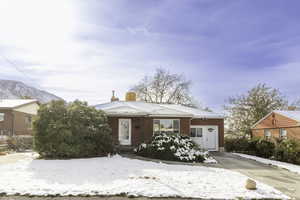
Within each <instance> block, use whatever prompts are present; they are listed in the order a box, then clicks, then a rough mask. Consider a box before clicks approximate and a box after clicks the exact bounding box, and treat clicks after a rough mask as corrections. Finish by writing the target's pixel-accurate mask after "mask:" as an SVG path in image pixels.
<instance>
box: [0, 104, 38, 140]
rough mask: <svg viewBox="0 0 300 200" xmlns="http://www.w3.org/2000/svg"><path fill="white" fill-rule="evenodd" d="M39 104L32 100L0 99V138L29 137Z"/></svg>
mask: <svg viewBox="0 0 300 200" xmlns="http://www.w3.org/2000/svg"><path fill="white" fill-rule="evenodd" d="M38 109H39V104H38V101H37V100H32V99H0V137H1V138H4V137H6V136H16V135H31V134H32V118H33V116H35V115H36V114H37V111H38Z"/></svg>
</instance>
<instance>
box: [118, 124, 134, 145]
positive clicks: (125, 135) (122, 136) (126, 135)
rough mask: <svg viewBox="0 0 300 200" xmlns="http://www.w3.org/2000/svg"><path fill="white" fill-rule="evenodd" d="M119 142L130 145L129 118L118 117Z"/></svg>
mask: <svg viewBox="0 0 300 200" xmlns="http://www.w3.org/2000/svg"><path fill="white" fill-rule="evenodd" d="M119 143H120V145H131V119H119Z"/></svg>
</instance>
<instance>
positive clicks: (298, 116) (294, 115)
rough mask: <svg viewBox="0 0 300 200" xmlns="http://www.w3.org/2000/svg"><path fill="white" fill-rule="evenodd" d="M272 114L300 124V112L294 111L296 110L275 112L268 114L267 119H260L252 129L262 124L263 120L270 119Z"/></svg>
mask: <svg viewBox="0 0 300 200" xmlns="http://www.w3.org/2000/svg"><path fill="white" fill-rule="evenodd" d="M272 113H277V114H279V115H283V116H285V117H288V118H290V119H293V120H295V121H298V122H300V111H294V110H275V111H273V112H270V113H269V114H267V115H266V116H265V117H263V118H262V119H260V120H259V121H258V122H256V123H255V124H254V125H253V126H252V127H251V128H255V127H256V125H258V124H259V123H260V122H262V121H263V120H265V119H266V118H267V117H269V116H270V115H271V114H272Z"/></svg>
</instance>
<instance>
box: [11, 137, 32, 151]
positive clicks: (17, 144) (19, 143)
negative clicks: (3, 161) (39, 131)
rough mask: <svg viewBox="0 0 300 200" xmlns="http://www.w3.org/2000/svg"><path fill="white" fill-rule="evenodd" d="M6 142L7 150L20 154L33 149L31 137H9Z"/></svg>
mask: <svg viewBox="0 0 300 200" xmlns="http://www.w3.org/2000/svg"><path fill="white" fill-rule="evenodd" d="M6 142H7V148H8V150H13V151H17V152H21V151H26V150H32V149H33V137H32V136H12V137H9V138H8V139H7V141H6Z"/></svg>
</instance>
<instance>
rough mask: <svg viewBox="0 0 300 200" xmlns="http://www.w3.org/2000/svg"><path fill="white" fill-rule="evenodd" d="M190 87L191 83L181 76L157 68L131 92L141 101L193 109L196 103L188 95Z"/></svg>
mask: <svg viewBox="0 0 300 200" xmlns="http://www.w3.org/2000/svg"><path fill="white" fill-rule="evenodd" d="M190 85H191V81H189V80H186V79H185V78H184V76H183V75H178V74H171V73H170V72H169V71H166V70H164V69H162V68H159V69H157V70H156V72H155V74H154V75H153V76H145V77H144V78H143V79H142V80H141V81H140V82H139V83H138V84H137V85H135V86H134V87H133V88H132V90H133V91H135V92H136V94H137V97H138V98H139V99H140V100H142V101H146V102H150V103H167V104H171V103H174V104H182V105H186V106H192V107H194V106H195V105H196V103H195V101H194V100H193V98H192V97H191V95H190Z"/></svg>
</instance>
